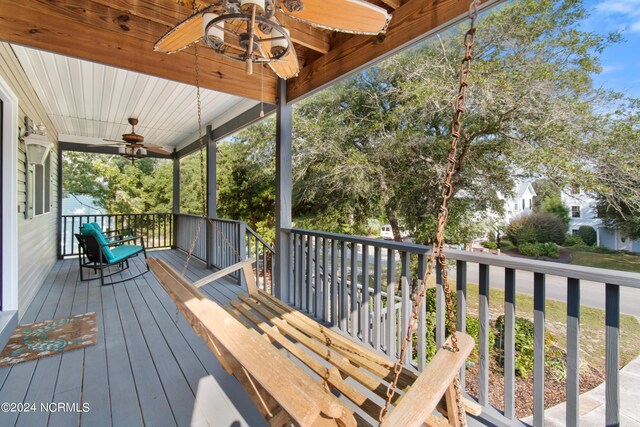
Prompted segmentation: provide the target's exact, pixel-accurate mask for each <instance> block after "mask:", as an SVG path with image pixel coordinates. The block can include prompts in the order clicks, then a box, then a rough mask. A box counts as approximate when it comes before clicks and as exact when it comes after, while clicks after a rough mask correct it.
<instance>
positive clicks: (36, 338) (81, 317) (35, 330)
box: [0, 313, 98, 367]
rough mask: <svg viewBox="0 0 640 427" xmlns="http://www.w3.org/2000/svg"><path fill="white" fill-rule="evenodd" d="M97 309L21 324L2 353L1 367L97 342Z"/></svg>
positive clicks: (0, 357)
mask: <svg viewBox="0 0 640 427" xmlns="http://www.w3.org/2000/svg"><path fill="white" fill-rule="evenodd" d="M97 340H98V327H97V326H96V313H85V314H78V315H76V316H71V317H65V318H63V319H54V320H46V321H44V322H35V323H28V324H25V325H18V327H17V328H16V330H15V331H13V335H11V338H9V341H8V342H7V345H6V346H5V347H4V350H2V353H0V367H3V366H7V365H15V364H16V363H20V362H26V361H27V360H33V359H39V358H41V357H46V356H53V355H54V354H58V353H62V352H63V351H70V350H77V349H80V348H83V347H88V346H90V345H95V344H96V342H97Z"/></svg>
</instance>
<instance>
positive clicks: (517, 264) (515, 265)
mask: <svg viewBox="0 0 640 427" xmlns="http://www.w3.org/2000/svg"><path fill="white" fill-rule="evenodd" d="M289 231H290V232H291V233H296V234H305V235H308V236H315V237H326V238H329V239H335V240H341V241H345V242H350V243H356V244H361V245H369V246H374V247H380V248H387V249H393V250H396V251H399V252H408V253H412V254H418V255H422V254H427V253H428V252H429V251H430V250H431V247H430V246H425V245H418V244H415V243H404V242H395V241H388V240H381V239H372V238H369V237H357V236H350V235H347V234H337V233H325V232H322V231H315V230H303V229H298V228H293V229H290V230H289ZM446 254H447V256H448V257H449V258H450V259H452V260H458V261H466V262H471V263H477V264H487V265H491V266H496V267H504V268H512V269H514V270H521V271H529V272H534V273H542V274H548V275H552V276H561V277H570V278H573V279H580V280H588V281H591V282H599V283H610V284H614V285H620V286H626V287H632V288H640V274H639V273H632V272H627V271H619V270H609V269H604V268H594V267H584V266H580V265H573V264H563V263H559V262H552V261H540V260H533V259H527V258H518V257H511V256H498V255H493V254H487V253H477V252H469V251H461V250H456V249H448V250H447V251H446Z"/></svg>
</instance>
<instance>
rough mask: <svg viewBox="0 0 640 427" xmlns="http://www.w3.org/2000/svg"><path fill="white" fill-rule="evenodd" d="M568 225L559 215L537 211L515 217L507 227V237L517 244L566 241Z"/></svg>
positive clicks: (559, 243)
mask: <svg viewBox="0 0 640 427" xmlns="http://www.w3.org/2000/svg"><path fill="white" fill-rule="evenodd" d="M566 232H567V226H566V224H565V223H564V222H563V221H562V219H561V218H560V217H558V216H557V215H554V214H551V213H546V212H535V213H532V214H529V215H521V216H519V217H517V218H514V219H513V220H512V221H511V222H510V223H509V226H508V227H507V238H508V239H509V240H511V241H512V242H513V243H514V244H515V245H518V246H519V245H521V244H522V243H534V242H539V243H546V242H553V243H555V244H558V245H561V244H563V243H564V239H565V235H566Z"/></svg>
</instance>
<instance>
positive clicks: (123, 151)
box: [99, 117, 171, 162]
mask: <svg viewBox="0 0 640 427" xmlns="http://www.w3.org/2000/svg"><path fill="white" fill-rule="evenodd" d="M128 121H129V124H130V125H131V133H125V134H123V135H122V139H121V140H116V139H103V141H107V142H109V143H110V144H99V145H102V146H112V147H114V146H115V147H118V153H119V154H120V155H121V156H123V157H126V158H127V159H131V161H132V162H135V161H136V160H137V159H141V158H143V157H146V156H147V152H148V151H152V152H154V153H158V154H166V155H170V154H171V152H170V151H167V150H165V149H164V148H162V147H160V146H159V145H153V144H145V143H144V136H142V135H139V134H137V133H136V132H135V128H136V125H137V124H138V119H136V118H133V117H129V120H128ZM113 143H115V144H113Z"/></svg>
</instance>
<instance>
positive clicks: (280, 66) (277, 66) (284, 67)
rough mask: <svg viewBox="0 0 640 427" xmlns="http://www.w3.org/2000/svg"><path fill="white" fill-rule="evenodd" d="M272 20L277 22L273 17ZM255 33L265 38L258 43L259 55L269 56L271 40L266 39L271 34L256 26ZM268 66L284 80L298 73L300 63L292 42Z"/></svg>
mask: <svg viewBox="0 0 640 427" xmlns="http://www.w3.org/2000/svg"><path fill="white" fill-rule="evenodd" d="M273 21H274V22H276V23H278V21H277V20H276V19H275V18H273ZM256 33H257V34H258V35H259V36H260V38H261V39H267V40H265V41H263V42H262V43H260V54H261V56H262V57H264V58H270V57H271V56H272V55H271V54H270V52H271V42H270V41H268V39H269V38H270V37H271V35H269V34H265V33H263V32H262V31H260V28H258V27H257V26H256ZM269 67H271V69H272V70H273V71H274V72H275V73H276V74H277V75H278V77H280V78H282V79H285V80H286V79H290V78H293V77H296V76H297V75H298V73H300V64H299V63H298V55H297V54H296V49H295V47H294V45H293V43H291V47H290V48H289V53H287V54H286V55H285V56H284V57H282V58H280V60H278V61H273V62H269Z"/></svg>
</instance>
